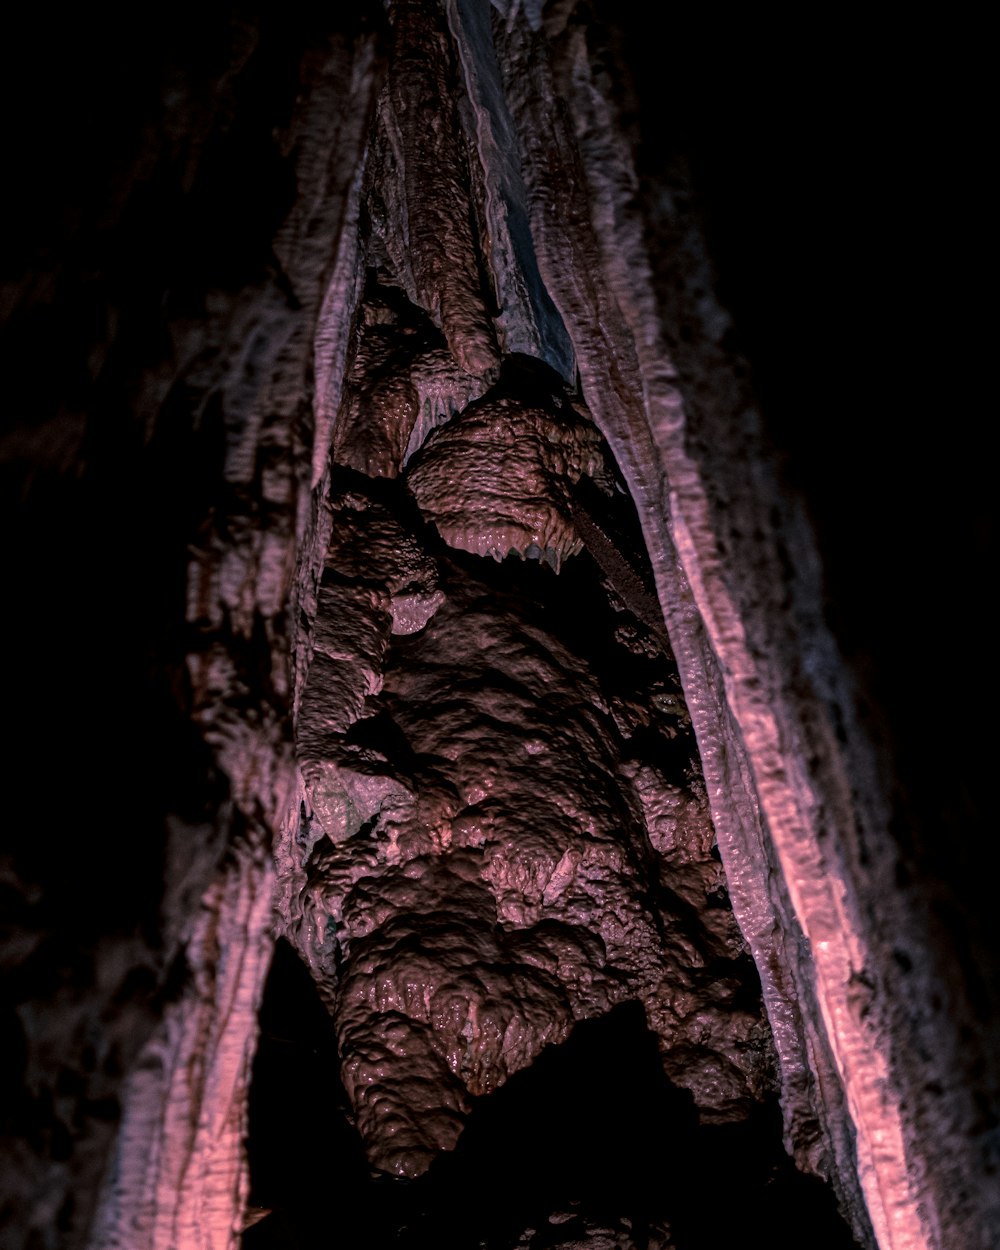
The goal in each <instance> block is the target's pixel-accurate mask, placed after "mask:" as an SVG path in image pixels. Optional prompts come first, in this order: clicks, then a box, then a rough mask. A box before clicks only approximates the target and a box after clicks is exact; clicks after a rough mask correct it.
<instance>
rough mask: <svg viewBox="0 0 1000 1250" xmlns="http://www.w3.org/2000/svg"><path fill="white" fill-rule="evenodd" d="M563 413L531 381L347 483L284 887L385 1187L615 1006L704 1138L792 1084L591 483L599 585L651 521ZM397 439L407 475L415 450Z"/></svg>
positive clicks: (500, 391) (658, 652)
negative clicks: (291, 868)
mask: <svg viewBox="0 0 1000 1250" xmlns="http://www.w3.org/2000/svg"><path fill="white" fill-rule="evenodd" d="M369 320H370V319H369V318H367V317H365V318H362V319H361V324H362V326H365V325H366V324H368V323H369ZM364 338H365V330H364V329H362V330H361V331H360V339H361V343H362V344H363V342H364ZM430 350H432V351H433V350H436V349H435V348H433V347H431V348H430ZM363 351H364V349H363V347H361V348H359V355H362V357H363V360H362V364H361V365H360V366H359V365H358V363H357V361H358V358H357V357H356V360H355V368H354V374H353V376H354V379H355V381H354V388H355V389H354V394H353V395H352V397H351V399H350V401H349V402H350V409H349V412H350V414H351V419H352V420H353V421H354V422H355V423H358V422H359V421H360V420H361V419H362V418H363V416H364V414H366V413H372V412H373V411H379V412H380V413H381V414H382V416H381V417H380V423H381V424H380V428H381V429H382V430H387V429H389V424H388V422H387V421H386V420H385V413H386V409H384V408H380V407H379V405H380V404H381V401H382V396H383V395H384V394H385V393H386V389H387V388H386V373H385V368H384V357H380V358H379V359H378V361H377V362H375V363H370V362H371V361H372V357H370V356H368V355H364V354H363ZM365 366H367V367H368V368H369V370H370V373H369V374H368V376H369V377H370V378H371V380H372V392H373V393H372V394H371V395H370V396H369V394H368V393H366V392H365V390H364V388H363V381H364V378H365V376H366V375H365ZM404 367H405V368H406V369H412V368H413V362H412V360H409V361H407V362H406V363H405V366H404ZM543 382H544V384H543ZM532 388H534V389H532ZM562 389H563V388H562V386H561V384H560V383H559V381H558V379H554V378H552V377H550V376H547V375H546V376H544V378H542V377H541V376H539V375H530V376H529V377H528V378H525V377H524V376H523V375H521V374H520V373H517V372H516V371H515V375H514V378H513V380H510V379H509V378H508V380H507V381H503V380H502V381H501V382H500V383H499V384H498V385H497V386H496V387H494V388H493V390H491V391H490V392H489V393H488V394H487V395H486V396H485V397H484V398H482V399H480V400H477V401H475V402H473V403H472V404H471V405H469V406H468V407H467V408H465V409H464V410H463V411H461V412H459V413H458V414H457V415H455V416H453V417H452V418H450V419H449V420H448V421H447V422H446V423H445V424H440V425H437V427H436V428H435V429H434V430H433V432H432V433H430V435H429V437H428V438H427V441H426V444H425V445H424V447H422V448H421V449H420V450H419V451H418V452H417V453H416V454H415V455H414V456H413V457H412V458H411V459H410V461H409V465H408V466H407V467H406V469H405V472H404V476H403V479H402V481H398V482H397V481H391V480H387V476H386V475H385V474H383V473H381V472H380V471H379V466H374V465H373V466H369V467H370V468H371V469H372V472H371V473H369V474H367V475H362V474H360V473H358V472H357V471H356V470H357V467H358V466H357V463H356V462H355V463H354V464H353V465H352V468H351V471H349V472H348V471H345V470H339V471H338V472H337V473H336V474H335V476H334V484H333V490H332V494H331V500H330V508H331V512H332V517H333V524H332V529H331V538H330V545H329V549H328V552H327V556H326V562H325V565H324V569H323V575H322V588H321V590H320V592H319V597H318V612H317V615H316V618H315V623H314V627H313V631H312V648H313V658H312V662H311V666H310V668H309V672H308V676H307V679H306V682H305V686H304V690H303V694H302V700H301V705H300V714H299V720H298V730H297V734H298V743H299V755H300V759H301V767H302V773H303V778H304V782H305V799H306V802H307V804H308V808H309V818H308V819H307V821H306V822H305V823H304V825H303V827H302V829H301V830H300V834H299V848H300V852H299V854H300V860H299V862H300V865H301V867H300V870H299V873H298V882H297V884H293V883H292V882H288V883H287V885H286V888H288V889H291V890H293V891H294V892H295V894H296V897H295V901H294V905H293V908H291V909H290V910H293V911H294V912H295V913H296V914H298V915H299V916H300V919H299V920H298V922H297V924H296V925H295V926H294V927H293V929H292V930H291V935H292V937H293V940H295V942H296V944H297V945H298V947H299V949H300V950H301V951H302V953H303V955H304V957H305V958H306V961H307V962H308V964H309V966H310V967H311V968H312V970H313V973H314V976H315V977H316V978H317V981H318V983H319V986H320V989H321V993H322V994H323V996H324V999H325V1000H326V1002H327V1003H328V1005H329V1007H330V1009H331V1011H332V1012H333V1014H334V1018H335V1021H336V1025H337V1030H338V1036H339V1038H340V1045H341V1056H342V1063H343V1075H344V1082H345V1087H346V1089H347V1092H348V1095H349V1097H350V1098H351V1101H352V1103H353V1106H354V1109H355V1114H356V1117H357V1123H358V1127H359V1129H360V1131H361V1133H362V1136H363V1138H364V1140H365V1143H366V1147H367V1150H368V1153H369V1157H370V1159H371V1161H372V1164H373V1165H374V1166H375V1167H377V1168H379V1169H381V1170H383V1171H386V1172H389V1173H392V1174H398V1175H406V1176H415V1175H418V1174H420V1173H421V1172H423V1171H424V1170H425V1169H426V1167H427V1166H428V1165H429V1164H430V1163H431V1162H432V1161H433V1159H434V1158H435V1156H436V1155H437V1154H438V1153H440V1152H441V1151H443V1150H448V1149H451V1148H452V1147H453V1146H454V1145H455V1142H456V1141H457V1139H458V1137H459V1135H460V1133H461V1130H462V1127H463V1123H464V1117H465V1114H466V1113H467V1110H468V1108H469V1105H470V1098H474V1097H476V1096H478V1095H482V1094H485V1093H489V1092H490V1091H491V1090H494V1089H496V1088H497V1087H499V1086H500V1085H501V1084H502V1083H503V1082H504V1081H505V1080H506V1078H507V1077H508V1076H510V1075H511V1074H512V1073H514V1072H516V1071H518V1070H519V1069H521V1068H524V1067H525V1066H527V1065H528V1064H530V1063H531V1062H532V1061H533V1060H534V1059H535V1058H536V1056H537V1055H538V1054H539V1053H540V1052H541V1051H542V1049H543V1048H544V1047H546V1046H548V1045H551V1044H554V1043H558V1042H561V1041H563V1040H564V1039H565V1038H566V1037H567V1036H568V1034H569V1032H570V1030H571V1029H572V1027H573V1025H574V1023H575V1022H576V1021H579V1020H583V1019H586V1018H589V1017H593V1016H597V1015H601V1014H603V1013H605V1012H607V1011H608V1010H610V1009H611V1008H612V1007H613V1006H614V1005H616V1004H618V1003H622V1002H626V1001H634V1000H638V1001H639V1002H640V1003H642V1005H643V1007H644V1009H645V1013H646V1017H647V1020H648V1021H649V1024H650V1027H651V1028H652V1029H653V1030H654V1031H655V1033H656V1034H657V1036H658V1038H659V1041H660V1046H661V1052H662V1059H663V1063H664V1067H665V1070H666V1072H667V1073H668V1074H669V1075H670V1077H671V1079H672V1080H673V1081H674V1082H675V1083H676V1084H677V1085H679V1086H681V1087H684V1088H687V1089H689V1090H690V1091H691V1092H692V1094H693V1095H694V1098H695V1101H696V1103H697V1105H698V1107H699V1108H700V1110H701V1112H702V1114H703V1116H704V1117H706V1119H708V1120H712V1119H720V1120H725V1119H728V1118H732V1117H737V1118H738V1117H739V1116H741V1115H742V1114H744V1113H745V1112H746V1111H747V1109H748V1108H749V1107H750V1106H751V1105H752V1104H753V1103H754V1101H755V1100H759V1099H760V1098H762V1097H763V1096H765V1094H766V1093H768V1092H769V1090H770V1089H771V1086H772V1082H773V1075H774V1073H773V1054H772V1051H771V1046H770V1038H769V1033H768V1029H767V1025H766V1021H765V1018H764V1013H763V1007H762V1004H761V1002H760V998H759V990H758V989H757V988H756V986H755V981H756V978H755V974H754V972H753V969H752V966H751V963H750V961H749V959H748V956H747V952H746V949H745V946H744V944H743V942H742V939H741V937H740V935H739V932H738V929H737V927H736V924H735V921H734V919H733V916H732V912H731V910H730V909H729V908H728V905H727V900H726V890H725V881H724V875H723V873H722V869H721V866H720V864H719V863H718V860H717V858H715V857H714V856H713V849H714V834H713V830H712V826H711V821H710V818H709V816H708V810H707V804H706V801H705V795H704V787H703V784H702V782H701V778H700V770H699V766H698V761H697V753H696V750H695V746H694V739H693V735H692V731H691V725H690V719H689V717H688V715H687V711H686V708H685V706H684V702H683V698H682V696H681V693H680V686H679V681H678V678H677V674H676V669H675V667H674V665H673V663H672V660H671V657H670V655H669V652H668V651H667V650H665V647H664V641H663V638H662V633H656V632H654V631H652V630H650V629H649V628H647V626H645V625H644V624H643V622H642V621H641V620H640V619H639V617H638V616H637V615H636V613H635V612H634V611H633V610H631V609H630V608H629V606H627V604H626V603H625V602H624V600H623V599H622V597H620V596H619V595H618V594H617V593H616V590H615V588H614V585H613V582H611V581H610V580H609V579H607V578H606V577H605V576H604V575H603V573H602V569H601V567H600V565H599V564H598V563H597V562H596V561H594V560H593V559H592V558H591V557H590V556H589V555H580V554H578V553H580V552H582V551H583V548H584V532H585V531H584V530H583V529H582V527H580V526H578V525H577V524H576V523H575V521H574V509H575V505H574V500H573V492H574V490H575V489H576V488H577V487H578V486H579V484H580V480H581V479H582V478H584V477H586V478H587V479H588V480H589V481H590V483H591V487H590V491H591V499H590V505H589V510H588V513H587V515H588V516H589V517H591V527H592V530H591V532H592V531H593V529H595V528H597V527H598V525H599V521H598V519H595V516H594V514H595V513H601V512H602V505H601V503H600V501H601V500H602V499H603V500H604V505H603V511H604V512H606V513H607V518H606V519H605V520H604V523H603V526H602V528H601V533H602V534H603V535H604V538H605V544H606V547H605V548H603V549H602V553H601V554H602V555H603V556H604V557H605V563H608V559H607V556H608V551H607V546H610V545H612V544H613V540H612V539H611V538H609V537H608V536H607V532H611V533H613V532H614V531H615V529H616V528H618V529H620V530H621V529H623V527H627V526H631V530H632V531H633V532H632V533H631V538H632V541H633V542H634V529H635V522H634V516H632V515H630V514H629V510H628V505H627V504H626V503H625V502H624V500H625V497H624V495H623V494H622V493H621V490H620V488H619V487H618V485H617V484H616V481H615V475H614V470H613V466H612V463H611V461H610V458H609V455H608V453H607V449H606V447H605V446H604V444H603V440H602V439H601V438H600V436H599V434H598V433H597V431H596V429H595V428H594V426H593V425H592V424H591V423H590V422H589V421H588V419H587V417H586V414H585V412H584V411H582V410H580V409H579V405H577V410H576V411H574V410H573V408H571V407H570V405H569V404H568V403H567V402H565V396H563V397H562V399H559V398H558V397H557V395H556V396H554V395H553V393H552V392H553V391H555V392H557V393H558V392H560V391H561V390H562ZM396 411H397V412H398V413H399V420H400V422H402V423H408V422H409V421H410V416H409V412H408V411H403V410H396ZM390 434H391V439H390V441H391V442H393V445H394V446H395V448H396V449H397V453H398V451H399V449H401V448H402V446H403V444H404V443H405V441H406V439H407V438H408V437H409V429H407V430H406V437H398V436H396V434H395V433H394V432H392V431H391V430H390ZM348 459H350V457H348ZM400 467H402V466H400ZM595 500H596V501H597V502H596V503H595V502H594V501H595ZM606 531H607V532H606ZM508 552H511V553H512V554H511V555H510V556H509V557H508V558H507V559H506V560H504V559H503V557H504V556H507V553H508ZM459 553H461V554H459ZM464 553H475V554H468V555H466V554H464ZM483 556H493V557H494V559H493V560H489V561H484V560H483V559H482V557H483ZM525 556H527V557H529V558H528V559H525ZM530 557H534V558H530ZM632 558H633V559H634V557H632ZM501 561H502V563H500V564H499V565H498V564H497V563H496V562H501ZM546 561H547V562H548V563H549V564H551V565H553V566H555V568H558V567H559V566H560V564H561V563H562V562H563V561H568V564H567V565H566V566H565V568H564V572H563V574H562V575H561V576H557V575H556V573H555V571H554V569H553V568H550V567H547V565H546ZM611 563H614V562H611ZM626 564H627V559H626V557H625V556H624V555H620V554H619V556H618V560H617V565H618V566H621V567H625V566H626ZM629 567H631V566H629ZM490 570H494V571H493V572H491V571H490ZM632 576H633V578H635V579H637V580H638V581H640V582H641V581H642V577H643V573H642V570H641V568H640V569H639V570H638V571H634V570H633V572H632ZM644 576H645V578H646V584H647V586H648V577H649V574H648V568H647V570H646V572H645V575H644ZM646 593H647V594H648V591H647V592H646ZM631 597H632V598H635V595H632V596H631ZM400 605H405V608H404V607H402V606H400ZM414 605H419V613H418V615H417V616H416V617H415V618H414V617H413V612H414V610H415V606H414ZM401 617H402V618H404V619H403V623H402V626H400V624H399V621H400V618H401Z"/></svg>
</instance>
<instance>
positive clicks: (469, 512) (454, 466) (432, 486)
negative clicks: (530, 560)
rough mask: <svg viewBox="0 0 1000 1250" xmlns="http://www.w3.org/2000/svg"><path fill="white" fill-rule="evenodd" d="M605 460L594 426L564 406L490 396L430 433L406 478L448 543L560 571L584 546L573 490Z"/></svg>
mask: <svg viewBox="0 0 1000 1250" xmlns="http://www.w3.org/2000/svg"><path fill="white" fill-rule="evenodd" d="M602 468H603V461H602V456H601V452H600V447H599V439H598V435H597V431H596V430H595V429H594V427H593V426H592V425H590V424H589V423H587V422H586V421H584V420H582V419H581V418H580V417H578V416H577V415H576V414H575V413H573V411H572V410H571V409H569V408H568V407H567V408H566V409H565V410H564V412H563V413H560V415H559V417H558V418H557V417H555V416H553V415H552V414H550V413H547V412H545V411H543V410H541V409H531V408H526V407H525V406H524V405H523V404H518V403H516V402H515V401H513V400H504V399H497V400H490V401H484V402H483V403H481V404H478V405H475V406H474V407H472V408H470V409H467V410H466V411H465V412H464V413H462V414H461V415H460V416H458V417H455V418H453V419H452V420H451V421H449V422H448V424H447V425H444V426H441V427H440V428H439V429H437V430H435V431H433V432H432V433H431V435H430V436H429V437H428V439H427V441H426V443H425V444H424V446H423V447H422V448H421V450H420V453H419V455H418V456H417V457H416V458H415V459H414V461H413V463H412V464H411V466H410V468H409V471H408V473H407V477H406V481H407V485H408V486H409V487H410V489H411V490H412V491H413V493H414V495H415V496H416V498H417V502H418V503H419V504H420V507H421V509H422V510H423V512H424V514H425V515H426V516H427V518H428V519H429V520H431V521H433V522H434V524H435V526H436V527H437V529H438V532H439V533H440V534H441V537H442V538H443V539H444V540H445V542H447V543H448V544H449V545H450V546H452V547H457V548H459V549H460V550H462V551H472V552H475V553H476V554H477V555H481V556H487V555H488V556H493V557H494V558H495V559H497V560H501V559H503V558H504V557H505V556H507V555H509V554H510V553H511V552H514V553H516V554H518V555H521V556H524V555H529V554H534V555H535V556H536V557H537V556H543V557H544V558H545V559H547V560H549V561H550V562H551V563H552V564H553V565H554V566H555V567H556V568H557V569H558V566H559V563H560V561H562V560H564V559H565V558H566V557H567V556H571V555H574V554H575V553H576V552H578V551H579V550H580V549H581V548H582V546H583V540H582V539H581V537H580V534H579V532H578V530H577V528H576V526H575V524H574V521H573V503H572V496H571V488H572V486H573V484H574V483H575V482H577V481H579V479H580V478H581V477H582V476H583V475H584V474H587V475H588V476H594V475H595V474H597V473H598V472H600V471H601V470H602Z"/></svg>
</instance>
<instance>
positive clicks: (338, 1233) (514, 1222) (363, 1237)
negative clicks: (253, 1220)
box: [243, 942, 855, 1250]
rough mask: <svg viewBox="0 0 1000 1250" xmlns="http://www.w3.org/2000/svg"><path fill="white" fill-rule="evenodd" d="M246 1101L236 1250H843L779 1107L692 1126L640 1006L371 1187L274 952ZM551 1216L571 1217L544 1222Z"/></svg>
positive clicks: (533, 1070) (544, 1057) (329, 1063)
mask: <svg viewBox="0 0 1000 1250" xmlns="http://www.w3.org/2000/svg"><path fill="white" fill-rule="evenodd" d="M260 1019H261V1040H260V1048H259V1051H258V1055H257V1059H256V1062H255V1065H254V1075H253V1084H252V1086H251V1094H250V1134H249V1151H250V1165H251V1177H252V1186H253V1187H252V1193H251V1203H252V1205H254V1206H258V1207H268V1208H272V1213H271V1214H270V1215H268V1216H266V1217H265V1218H264V1219H262V1220H261V1221H260V1222H259V1223H258V1224H256V1225H255V1226H254V1227H252V1228H250V1229H249V1230H248V1231H247V1232H246V1233H245V1234H244V1237H243V1250H300V1248H301V1250H306V1247H308V1248H309V1250H312V1248H313V1247H321V1246H326V1245H329V1246H334V1245H338V1246H343V1247H345V1248H347V1247H349V1248H350V1250H355V1248H358V1250H360V1248H361V1247H365V1250H389V1247H393V1248H394V1250H431V1248H432V1247H433V1248H434V1250H478V1248H479V1247H481V1246H485V1247H487V1248H488V1250H506V1248H507V1247H510V1246H511V1245H513V1244H514V1242H516V1240H517V1238H518V1236H519V1234H521V1233H522V1232H523V1231H524V1230H525V1229H527V1228H532V1229H535V1230H536V1235H535V1236H534V1238H533V1239H532V1241H531V1246H532V1250H544V1247H546V1246H554V1245H557V1244H558V1243H559V1239H560V1238H562V1237H564V1236H566V1235H568V1234H569V1233H570V1232H571V1230H572V1229H573V1228H577V1227H579V1228H581V1229H582V1228H583V1225H584V1223H585V1222H589V1223H590V1224H592V1225H593V1224H601V1223H604V1224H610V1225H612V1226H614V1225H616V1224H618V1223H619V1222H620V1221H621V1219H622V1217H624V1218H626V1219H627V1220H629V1221H630V1222H631V1227H632V1236H633V1239H634V1244H635V1245H636V1247H639V1248H640V1250H641V1248H642V1247H644V1246H645V1245H646V1244H647V1240H648V1236H649V1230H650V1228H651V1227H657V1226H661V1225H663V1224H668V1225H669V1227H670V1230H671V1234H672V1236H673V1239H674V1242H675V1244H676V1246H677V1248H678V1250H715V1248H718V1250H723V1248H725V1250H730V1248H731V1247H732V1246H734V1245H738V1244H746V1243H750V1244H759V1245H766V1246H768V1247H769V1248H770V1250H799V1247H801V1246H802V1245H803V1244H804V1240H807V1241H808V1244H809V1246H810V1248H811V1250H852V1247H854V1246H855V1243H854V1241H853V1239H852V1237H851V1235H850V1233H849V1231H848V1229H847V1227H846V1226H845V1224H844V1223H843V1221H842V1220H841V1219H840V1217H839V1215H838V1213H837V1211H836V1207H835V1203H834V1200H833V1197H832V1194H831V1193H830V1191H829V1190H828V1189H827V1188H826V1187H825V1186H824V1185H823V1184H822V1183H821V1182H819V1181H817V1180H815V1179H813V1178H808V1177H804V1176H802V1175H801V1174H800V1173H798V1172H797V1171H796V1170H795V1168H794V1167H793V1166H792V1164H791V1162H790V1161H789V1159H788V1158H787V1156H786V1155H785V1154H784V1151H783V1150H782V1147H781V1118H780V1113H779V1110H778V1107H777V1105H776V1104H775V1105H769V1106H767V1107H763V1108H761V1109H760V1110H759V1111H758V1112H757V1113H756V1114H755V1115H754V1116H752V1117H751V1118H750V1119H749V1120H747V1121H746V1122H744V1123H742V1124H732V1125H724V1126H716V1127H704V1126H700V1125H699V1123H698V1117H697V1113H696V1111H695V1108H694V1106H693V1103H692V1101H691V1098H690V1095H688V1094H687V1093H685V1092H683V1091H681V1090H679V1089H677V1088H676V1087H675V1086H673V1085H672V1084H671V1083H670V1081H668V1080H667V1078H666V1077H665V1076H664V1074H663V1070H662V1068H661V1066H660V1061H659V1055H658V1051H657V1045H656V1039H655V1037H654V1035H653V1034H652V1033H651V1032H650V1031H649V1030H648V1029H647V1028H646V1022H645V1017H644V1015H643V1012H642V1009H641V1008H640V1007H639V1006H638V1005H637V1004H635V1003H627V1004H624V1005H623V1006H621V1007H618V1008H617V1009H615V1010H614V1011H612V1012H611V1013H610V1014H608V1015H607V1016H605V1017H603V1018H601V1019H598V1020H590V1021H585V1022H583V1023H582V1024H579V1025H577V1027H576V1028H575V1029H574V1031H573V1033H572V1034H571V1036H570V1037H569V1039H568V1040H567V1041H566V1042H565V1043H564V1044H563V1045H561V1046H551V1047H548V1048H547V1049H546V1050H545V1051H544V1052H543V1053H542V1054H541V1056H540V1057H539V1058H538V1060H537V1061H536V1062H535V1063H534V1064H533V1065H532V1066H531V1067H530V1068H528V1069H526V1070H525V1071H522V1072H519V1073H517V1074H516V1075H515V1076H513V1077H511V1079H510V1080H508V1081H507V1083H506V1084H505V1085H504V1086H503V1087H502V1088H501V1089H500V1090H498V1091H497V1092H496V1093H494V1094H492V1095H491V1096H489V1097H486V1098H480V1099H478V1100H477V1101H476V1105H475V1107H474V1110H473V1113H472V1115H471V1116H470V1118H469V1121H468V1125H467V1127H466V1129H465V1132H464V1133H463V1135H462V1137H461V1139H460V1141H459V1143H458V1146H457V1148H456V1149H455V1151H454V1152H453V1153H452V1154H450V1155H445V1156H442V1157H441V1158H440V1159H439V1160H438V1162H437V1163H435V1165H434V1166H433V1167H432V1168H431V1170H430V1171H429V1172H428V1173H427V1174H426V1175H425V1176H424V1177H422V1178H421V1179H419V1180H417V1181H403V1180H393V1179H391V1178H388V1177H371V1176H370V1175H369V1172H368V1168H367V1165H366V1163H365V1160H364V1156H363V1153H362V1149H361V1143H360V1139H359V1137H358V1135H357V1133H356V1131H355V1130H354V1128H353V1127H352V1126H351V1124H350V1122H349V1119H348V1117H347V1113H346V1098H345V1096H344V1093H343V1089H342V1087H341V1084H340V1080H339V1075H338V1072H339V1058H338V1055H337V1048H336V1041H335V1038H334V1033H333V1026H332V1023H331V1021H330V1018H329V1017H328V1015H327V1013H326V1011H325V1009H324V1008H323V1006H322V1004H321V1002H320V1001H319V998H318V996H317V993H316V990H315V988H314V986H313V983H312V979H311V977H310V976H309V973H308V972H307V970H306V969H305V967H304V965H303V964H302V963H301V962H300V961H299V960H298V957H297V956H296V955H295V954H294V952H293V951H292V950H291V948H290V947H289V946H288V945H287V944H285V943H284V942H279V943H278V948H277V951H276V954H275V960H274V965H273V967H272V971H271V975H270V978H269V980H268V984H267V989H266V992H265V997H264V1002H263V1005H262V1008H261V1016H260ZM553 1214H556V1215H564V1216H568V1217H570V1218H569V1219H567V1220H565V1222H553V1221H550V1219H549V1217H550V1216H551V1215H553Z"/></svg>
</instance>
